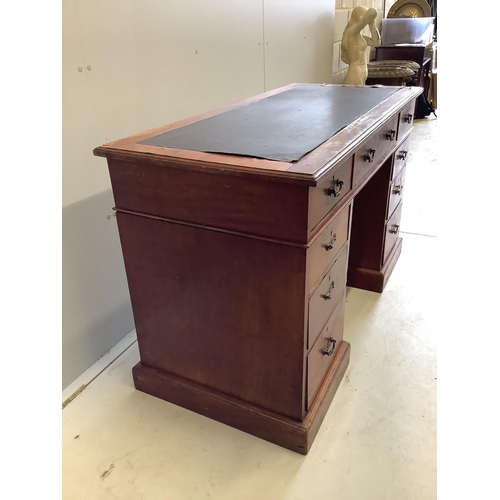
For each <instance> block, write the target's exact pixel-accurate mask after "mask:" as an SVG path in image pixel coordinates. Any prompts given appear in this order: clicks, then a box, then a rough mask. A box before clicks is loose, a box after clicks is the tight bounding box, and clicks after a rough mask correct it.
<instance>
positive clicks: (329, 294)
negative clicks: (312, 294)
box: [321, 281, 335, 300]
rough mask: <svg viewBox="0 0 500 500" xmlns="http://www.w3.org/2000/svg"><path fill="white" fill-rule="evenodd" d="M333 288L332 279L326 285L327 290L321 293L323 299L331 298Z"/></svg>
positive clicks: (333, 282)
mask: <svg viewBox="0 0 500 500" xmlns="http://www.w3.org/2000/svg"><path fill="white" fill-rule="evenodd" d="M334 288H335V281H332V282H331V283H330V286H329V287H328V290H327V291H326V293H324V294H323V295H321V297H323V299H324V300H331V298H332V290H333V289H334Z"/></svg>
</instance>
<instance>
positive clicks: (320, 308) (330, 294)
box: [307, 246, 347, 348]
mask: <svg viewBox="0 0 500 500" xmlns="http://www.w3.org/2000/svg"><path fill="white" fill-rule="evenodd" d="M346 280H347V246H345V247H344V249H343V250H342V251H341V252H340V254H339V256H338V257H337V259H336V260H335V263H334V264H333V266H332V267H331V268H330V269H329V270H328V272H327V273H326V275H325V276H324V278H323V279H322V280H321V283H320V284H319V285H318V287H317V288H316V290H315V291H314V292H313V294H312V295H311V298H310V299H309V322H308V326H309V328H308V335H307V346H308V348H309V347H310V346H311V345H312V344H313V343H314V341H315V340H316V338H317V337H318V335H319V333H320V332H321V329H322V328H323V326H324V325H325V323H326V321H327V319H328V318H329V317H330V315H331V314H332V311H333V310H334V309H335V306H336V305H337V304H338V302H339V300H340V298H341V297H342V296H343V294H344V291H345V285H346Z"/></svg>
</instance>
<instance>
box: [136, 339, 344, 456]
mask: <svg viewBox="0 0 500 500" xmlns="http://www.w3.org/2000/svg"><path fill="white" fill-rule="evenodd" d="M350 350H351V346H350V344H349V343H348V342H345V341H342V343H341V345H340V346H339V349H338V351H337V354H336V356H335V359H334V360H333V362H332V366H331V367H330V369H329V371H328V373H327V375H326V377H325V379H324V381H323V383H322V385H321V387H320V390H319V392H318V395H317V396H316V399H315V401H314V403H313V405H312V407H311V409H310V410H309V412H308V413H307V414H306V416H305V418H304V420H303V421H302V422H299V421H296V420H292V419H290V418H288V417H284V416H282V415H279V414H278V413H274V412H271V411H268V410H265V409H263V408H259V407H257V406H255V405H252V404H250V403H247V402H245V401H241V400H239V399H237V398H233V397H231V396H227V395H225V394H222V393H219V392H217V391H214V390H212V389H208V388H206V387H203V386H200V385H198V384H195V383H193V382H189V381H187V380H184V379H182V378H180V377H177V376H175V375H171V374H169V373H165V372H161V371H159V370H155V369H154V368H149V367H147V366H144V365H142V363H140V362H139V363H138V364H137V365H135V366H134V368H133V370H132V372H133V376H134V384H135V387H136V388H137V389H138V390H140V391H143V392H146V393H148V394H150V395H152V396H156V397H157V398H160V399H163V400H165V401H169V402H170V403H173V404H176V405H178V406H182V407H183V408H186V409H188V410H192V411H194V412H196V413H199V414H201V415H204V416H206V417H209V418H212V419H214V420H217V421H219V422H222V423H224V424H226V425H230V426H231V427H235V428H236V429H239V430H242V431H244V432H248V433H249V434H252V435H254V436H257V437H259V438H262V439H265V440H266V441H270V442H271V443H274V444H277V445H280V446H283V447H284V448H288V449H289V450H292V451H295V452H297V453H301V454H303V455H305V454H307V452H308V451H309V449H310V448H311V445H312V443H313V441H314V438H315V437H316V434H317V433H318V430H319V428H320V426H321V423H322V422H323V419H324V418H325V415H326V412H327V411H328V407H329V406H330V403H331V401H332V399H333V396H334V395H335V392H336V391H337V388H338V386H339V384H340V381H341V380H342V377H343V375H344V373H345V371H346V369H347V366H348V364H349V356H350Z"/></svg>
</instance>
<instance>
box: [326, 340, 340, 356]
mask: <svg viewBox="0 0 500 500" xmlns="http://www.w3.org/2000/svg"><path fill="white" fill-rule="evenodd" d="M336 343H337V341H336V340H335V339H334V338H333V337H330V338H329V339H328V340H327V341H326V347H325V348H324V349H323V352H322V354H323V356H331V355H332V354H333V351H334V349H335V344H336Z"/></svg>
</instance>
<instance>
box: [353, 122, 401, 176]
mask: <svg viewBox="0 0 500 500" xmlns="http://www.w3.org/2000/svg"><path fill="white" fill-rule="evenodd" d="M397 125H398V115H396V116H394V117H392V118H391V119H390V120H389V121H388V122H387V123H385V124H384V125H383V126H382V127H381V128H379V129H378V130H377V131H376V132H374V133H373V135H372V136H371V137H370V138H369V139H368V140H367V141H366V142H365V143H364V144H363V145H362V146H361V147H360V148H359V150H358V151H357V152H356V153H355V155H354V168H353V185H354V186H356V185H357V184H359V182H360V181H362V180H363V179H364V178H365V177H367V176H368V175H369V174H371V173H372V172H374V171H375V170H376V169H377V168H378V167H379V166H380V164H381V162H382V161H383V160H384V159H385V157H386V156H387V155H388V153H389V152H390V150H391V149H392V147H393V146H394V145H395V144H396V142H395V141H396V135H397Z"/></svg>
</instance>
